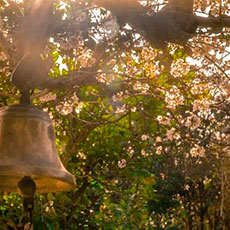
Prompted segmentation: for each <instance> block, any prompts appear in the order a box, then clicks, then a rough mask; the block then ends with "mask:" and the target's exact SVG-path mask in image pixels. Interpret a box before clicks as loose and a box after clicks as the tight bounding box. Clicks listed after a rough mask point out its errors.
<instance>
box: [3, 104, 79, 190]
mask: <svg viewBox="0 0 230 230" xmlns="http://www.w3.org/2000/svg"><path fill="white" fill-rule="evenodd" d="M24 176H31V178H32V179H33V180H34V181H35V183H36V192H38V193H48V192H57V191H68V190H71V189H73V188H74V187H75V186H76V184H75V179H74V177H73V175H72V174H70V173H69V172H68V171H67V170H66V169H65V168H64V166H63V164H62V163H61V161H60V159H59V156H58V154H57V150H56V146H55V135H54V130H53V125H52V122H51V120H50V118H49V116H48V114H47V113H45V112H44V111H42V110H41V109H39V108H37V107H35V106H33V105H11V106H8V107H6V108H3V109H0V190H3V191H17V183H18V181H20V180H21V179H22V178H23V177H24Z"/></svg>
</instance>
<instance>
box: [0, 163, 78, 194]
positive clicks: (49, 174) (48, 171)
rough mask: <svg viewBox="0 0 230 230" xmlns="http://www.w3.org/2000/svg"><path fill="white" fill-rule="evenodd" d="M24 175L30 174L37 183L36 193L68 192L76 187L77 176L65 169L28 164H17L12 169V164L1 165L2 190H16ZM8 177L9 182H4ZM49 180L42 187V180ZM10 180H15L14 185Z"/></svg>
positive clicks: (0, 180)
mask: <svg viewBox="0 0 230 230" xmlns="http://www.w3.org/2000/svg"><path fill="white" fill-rule="evenodd" d="M24 176H30V177H31V178H32V179H33V180H34V181H35V183H36V186H37V188H36V193H39V194H44V193H53V192H67V191H70V190H73V189H74V188H75V187H76V180H75V177H74V176H73V175H72V174H71V173H69V172H68V171H67V170H65V169H55V168H50V167H36V166H28V165H26V166H25V165H17V166H15V169H14V170H12V165H1V166H0V190H1V191H6V192H16V191H17V182H18V181H20V179H22V178H23V177H24ZM6 178H8V180H9V183H6V184H4V183H2V180H4V179H6ZM41 180H42V181H43V183H44V181H49V184H47V183H46V184H45V186H43V187H41V185H40V181H41ZM10 181H13V184H12V185H9V184H10ZM50 183H52V184H50Z"/></svg>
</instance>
